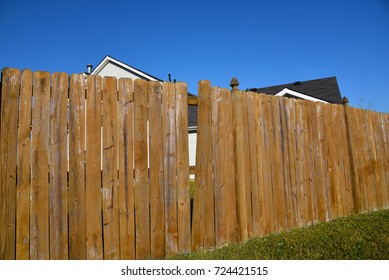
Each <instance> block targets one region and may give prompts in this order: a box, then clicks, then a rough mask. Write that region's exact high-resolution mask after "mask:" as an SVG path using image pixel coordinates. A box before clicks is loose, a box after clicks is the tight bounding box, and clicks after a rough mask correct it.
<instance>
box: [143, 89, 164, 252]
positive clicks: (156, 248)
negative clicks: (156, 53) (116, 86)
mask: <svg viewBox="0 0 389 280" xmlns="http://www.w3.org/2000/svg"><path fill="white" fill-rule="evenodd" d="M147 96H148V102H149V123H150V126H149V127H150V129H149V131H150V136H149V139H150V159H151V160H150V223H151V236H150V238H151V258H152V259H162V258H163V257H164V255H165V199H164V186H163V153H162V151H163V140H164V139H163V129H162V88H161V84H160V82H149V83H148V84H147Z"/></svg>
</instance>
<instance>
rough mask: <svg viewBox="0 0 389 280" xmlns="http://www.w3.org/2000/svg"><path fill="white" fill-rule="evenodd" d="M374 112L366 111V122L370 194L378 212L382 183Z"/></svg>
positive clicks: (374, 208) (373, 205) (373, 207)
mask: <svg viewBox="0 0 389 280" xmlns="http://www.w3.org/2000/svg"><path fill="white" fill-rule="evenodd" d="M373 114H374V113H373V111H367V110H366V111H365V122H366V128H367V130H366V132H367V137H368V139H367V140H368V147H369V155H370V157H369V166H370V168H369V169H370V172H371V173H370V182H371V183H372V184H370V186H369V189H370V194H371V202H372V204H371V205H372V210H374V211H376V210H378V201H379V185H380V183H381V176H380V172H379V171H378V166H377V163H378V160H377V151H376V139H375V131H374V122H373V121H374V117H373Z"/></svg>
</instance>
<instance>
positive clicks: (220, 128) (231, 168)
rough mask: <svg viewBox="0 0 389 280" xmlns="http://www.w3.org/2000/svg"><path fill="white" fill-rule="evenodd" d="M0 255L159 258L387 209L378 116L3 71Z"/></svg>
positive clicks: (386, 151)
mask: <svg viewBox="0 0 389 280" xmlns="http://www.w3.org/2000/svg"><path fill="white" fill-rule="evenodd" d="M1 95H2V96H1V121H0V125H1V127H0V159H1V169H0V207H1V208H0V259H150V258H151V259H160V258H164V257H168V256H171V255H173V254H176V253H181V252H189V251H191V250H198V249H201V248H214V247H218V246H221V245H223V244H225V243H231V242H238V241H242V240H246V239H248V238H251V237H253V236H262V235H265V234H268V233H272V232H276V231H280V230H283V229H289V228H294V227H299V226H303V225H306V224H310V223H313V222H316V221H325V220H330V219H334V218H337V217H341V216H346V215H349V214H353V213H360V212H365V211H374V210H377V209H383V208H388V206H389V145H388V137H389V116H388V115H387V114H381V113H376V112H371V111H364V110H360V109H354V108H349V107H347V106H341V105H331V104H322V103H313V102H308V101H302V100H296V99H288V98H279V97H272V96H266V95H262V94H256V93H252V92H242V91H237V90H234V91H233V92H231V91H229V90H226V89H220V88H217V87H211V86H210V83H209V82H208V81H202V82H200V83H199V97H198V112H199V115H198V142H197V156H196V171H195V173H196V177H195V190H194V198H193V210H192V211H191V202H190V189H189V160H188V136H187V132H188V119H187V117H188V112H187V110H188V106H187V104H188V103H191V104H192V103H193V101H192V100H188V97H187V88H186V85H185V84H184V83H160V82H145V81H142V80H135V81H132V80H130V79H119V80H118V81H117V80H116V79H115V78H110V77H106V78H104V79H101V78H100V77H98V76H89V77H88V79H87V81H86V80H85V78H84V76H83V75H71V76H70V77H69V76H68V75H67V74H64V73H54V74H52V75H50V73H48V72H35V73H32V72H31V71H29V70H23V71H22V72H20V71H19V70H17V69H11V68H5V69H3V72H2V89H1Z"/></svg>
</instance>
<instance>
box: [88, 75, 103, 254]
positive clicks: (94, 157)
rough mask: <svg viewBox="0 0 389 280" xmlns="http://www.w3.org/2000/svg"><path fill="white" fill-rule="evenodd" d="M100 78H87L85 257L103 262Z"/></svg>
mask: <svg viewBox="0 0 389 280" xmlns="http://www.w3.org/2000/svg"><path fill="white" fill-rule="evenodd" d="M102 90H103V87H102V78H101V77H100V76H89V77H88V80H87V100H86V135H85V141H86V166H85V168H86V170H85V172H86V173H85V176H86V178H85V179H86V198H85V202H86V225H85V230H86V257H87V259H88V260H101V259H103V233H102V215H101V210H102V209H101V98H102Z"/></svg>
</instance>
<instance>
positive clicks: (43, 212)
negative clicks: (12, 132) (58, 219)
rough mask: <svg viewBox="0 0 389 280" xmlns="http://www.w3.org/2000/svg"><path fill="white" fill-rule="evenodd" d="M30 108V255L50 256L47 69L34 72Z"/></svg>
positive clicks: (48, 75)
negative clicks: (31, 105) (31, 104)
mask: <svg viewBox="0 0 389 280" xmlns="http://www.w3.org/2000/svg"><path fill="white" fill-rule="evenodd" d="M33 95H34V97H33V98H34V100H33V109H32V145H31V146H32V147H31V149H32V151H31V193H30V194H31V195H30V199H31V212H30V259H39V260H40V259H43V260H47V259H49V186H48V173H49V112H50V110H49V106H50V104H49V102H50V73H48V72H35V73H34V85H33Z"/></svg>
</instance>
